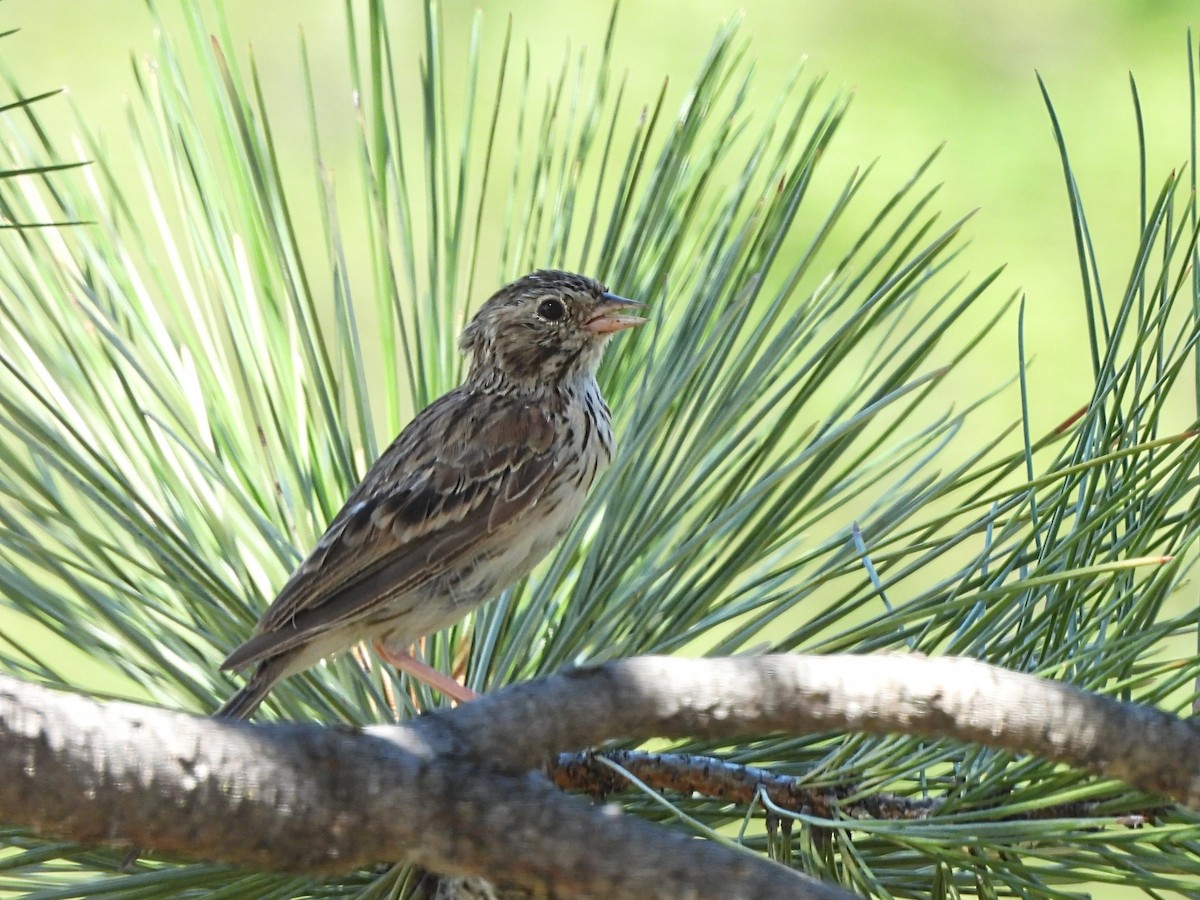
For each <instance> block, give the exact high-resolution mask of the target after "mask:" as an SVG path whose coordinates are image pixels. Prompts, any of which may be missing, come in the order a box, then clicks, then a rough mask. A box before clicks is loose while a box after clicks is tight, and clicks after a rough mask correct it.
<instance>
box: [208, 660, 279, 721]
mask: <svg viewBox="0 0 1200 900" xmlns="http://www.w3.org/2000/svg"><path fill="white" fill-rule="evenodd" d="M265 668H266V665H261V666H259V668H258V671H256V672H255V673H254V674H253V675H251V676H250V680H249V681H247V682H246V683H245V684H244V685H242V688H241V690H239V691H238V692H237V693H236V694H234V695H233V696H232V697H230V698H229V699H228V700H226V701H225V702H224V703H222V704H221V707H220V709H218V710H217V711H216V712H215V713H213V718H214V719H248V718H250V716H251V715H252V714H253V713H254V711H255V710H256V709H258V706H259V704H260V703H262V702H263V700H265V699H266V696H267V694H268V693H270V691H271V688H273V687H274V686H275V682H276V681H278V680H279V679H278V678H275V677H271V673H268V672H265V671H264V669H265Z"/></svg>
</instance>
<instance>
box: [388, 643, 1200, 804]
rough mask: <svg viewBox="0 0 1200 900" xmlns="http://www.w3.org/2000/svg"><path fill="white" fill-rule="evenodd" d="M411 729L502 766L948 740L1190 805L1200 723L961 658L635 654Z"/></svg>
mask: <svg viewBox="0 0 1200 900" xmlns="http://www.w3.org/2000/svg"><path fill="white" fill-rule="evenodd" d="M410 728H411V731H406V732H405V733H404V737H405V738H406V739H408V740H411V738H412V736H413V735H414V734H415V735H419V736H420V739H421V741H422V743H423V744H424V746H426V747H427V749H428V750H429V751H430V752H435V753H439V754H446V755H453V756H460V757H467V758H472V757H473V758H476V759H480V760H487V761H488V762H489V764H490V765H493V766H496V767H505V768H508V769H510V770H512V771H525V770H526V769H529V768H532V767H534V766H537V765H540V764H541V763H542V762H543V761H545V760H547V759H549V758H550V757H551V756H553V755H554V754H556V753H560V752H565V751H570V750H580V749H584V748H586V747H594V746H597V745H599V744H602V743H603V742H605V741H609V740H615V739H618V738H623V739H631V740H643V739H648V738H651V737H698V738H716V739H727V738H732V737H736V736H748V735H753V736H761V735H763V734H771V733H778V732H783V733H788V734H811V733H815V732H824V731H851V732H868V733H872V734H910V735H922V736H928V737H950V738H956V739H958V740H961V741H965V742H973V743H979V744H984V745H986V746H988V747H994V748H996V749H1001V750H1012V751H1015V752H1019V753H1031V754H1033V755H1035V756H1038V757H1041V758H1043V759H1048V760H1053V761H1055V762H1061V763H1066V764H1068V765H1072V766H1077V767H1079V768H1082V769H1087V770H1088V771H1091V772H1095V773H1096V774H1099V775H1108V776H1111V777H1113V778H1118V779H1120V780H1122V781H1124V782H1125V783H1127V784H1130V785H1133V786H1134V787H1137V788H1140V789H1142V790H1145V791H1150V792H1153V793H1157V794H1163V795H1166V796H1168V797H1172V798H1174V799H1176V800H1179V801H1180V802H1182V803H1184V804H1186V805H1188V806H1189V807H1191V808H1192V809H1200V724H1197V723H1196V722H1194V721H1190V720H1183V719H1180V718H1178V717H1176V716H1172V715H1170V714H1168V713H1165V712H1162V711H1160V710H1157V709H1154V708H1152V707H1144V706H1137V705H1135V704H1132V703H1122V702H1121V701H1119V700H1112V699H1109V698H1107V697H1102V696H1099V695H1097V694H1091V693H1088V692H1086V691H1081V690H1079V689H1078V688H1074V687H1071V686H1070V685H1064V684H1058V683H1055V682H1052V681H1047V680H1045V679H1042V678H1037V677H1035V676H1032V675H1023V674H1021V673H1019V672H1010V671H1008V670H1007V669H1001V668H997V667H995V666H989V665H987V664H986V663H981V662H977V661H976V660H972V659H963V658H958V657H944V658H928V657H924V656H917V655H907V654H891V653H883V654H875V655H862V656H859V655H850V654H847V655H843V656H800V655H779V656H759V657H735V658H731V659H679V658H675V657H656V656H643V657H638V658H636V659H626V660H619V661H617V662H611V663H606V664H604V665H602V666H597V667H595V668H583V669H572V670H568V671H565V672H562V673H559V674H556V675H551V676H549V677H547V678H541V679H538V680H537V681H531V682H526V683H524V684H519V685H513V686H511V687H508V688H505V689H504V690H502V691H497V692H496V693H494V694H489V695H487V696H485V697H482V698H480V699H479V700H477V701H475V702H473V703H470V704H467V705H466V706H463V707H459V708H457V709H455V710H452V711H449V710H447V711H439V712H437V713H435V714H433V715H430V716H426V717H423V718H422V719H420V720H418V721H416V722H413V723H412V725H411V726H410ZM370 730H371V731H372V732H373V733H377V734H380V735H383V736H387V735H396V734H397V732H396V730H395V729H394V728H392V727H381V728H373V729H370Z"/></svg>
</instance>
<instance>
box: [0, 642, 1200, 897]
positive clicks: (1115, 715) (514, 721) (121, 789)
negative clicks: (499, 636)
mask: <svg viewBox="0 0 1200 900" xmlns="http://www.w3.org/2000/svg"><path fill="white" fill-rule="evenodd" d="M835 730H851V731H867V732H873V733H896V732H900V733H909V734H921V735H931V736H951V737H956V738H959V739H961V740H966V741H977V742H979V743H983V744H987V745H989V746H992V747H998V748H1004V749H1009V750H1014V751H1024V752H1030V753H1035V754H1037V755H1039V756H1042V757H1045V758H1047V759H1052V760H1056V761H1060V762H1064V763H1070V764H1073V765H1077V766H1081V767H1084V768H1087V769H1090V770H1091V771H1094V772H1097V773H1102V774H1107V775H1111V776H1115V777H1118V778H1121V779H1123V780H1125V781H1126V782H1128V783H1130V784H1132V785H1135V786H1137V787H1139V788H1142V789H1145V790H1148V791H1153V792H1157V793H1161V794H1166V795H1169V796H1172V797H1175V798H1177V799H1179V800H1182V801H1183V802H1185V803H1188V804H1189V805H1191V806H1193V807H1196V808H1200V727H1197V726H1196V725H1195V724H1193V723H1191V722H1185V721H1181V720H1179V719H1177V718H1175V717H1173V716H1170V715H1167V714H1165V713H1162V712H1159V711H1157V710H1154V709H1147V708H1142V707H1137V706H1133V705H1130V704H1124V703H1119V702H1117V701H1113V700H1108V699H1106V698H1103V697H1098V696H1095V695H1091V694H1087V693H1084V692H1082V691H1078V690H1076V689H1074V688H1070V687H1066V686H1062V685H1057V684H1053V683H1051V682H1047V681H1043V680H1040V679H1037V678H1033V677H1030V676H1025V675H1019V674H1016V673H1012V672H1007V671H1004V670H1001V669H995V668H992V667H990V666H987V665H984V664H982V663H978V662H974V661H971V660H963V659H925V658H923V657H911V656H900V655H880V656H847V657H802V656H769V657H757V658H753V657H750V658H738V659H721V660H685V659H673V658H655V657H646V658H641V659H631V660H624V661H621V662H614V663H609V664H606V665H604V666H600V667H597V668H594V669H581V670H573V671H570V672H567V673H564V674H560V675H555V676H551V677H549V678H545V679H541V680H539V681H536V682H530V683H528V684H523V685H517V686H513V687H510V688H506V689H504V690H502V691H498V692H497V693H495V694H492V695H490V696H487V697H484V698H482V699H480V700H479V701H476V702H474V703H470V704H467V705H465V706H462V707H459V708H457V709H454V710H444V711H440V712H438V713H436V714H433V715H430V716H425V717H422V718H420V719H418V720H416V721H414V722H411V723H408V724H406V725H404V726H389V727H376V728H371V729H367V733H366V734H363V733H359V732H353V731H349V730H346V729H336V728H332V729H321V728H318V727H316V726H299V725H279V726H253V725H246V724H237V723H229V722H213V721H211V720H205V719H199V718H195V717H191V716H186V715H181V714H177V713H169V712H165V711H162V710H152V709H146V708H141V707H137V706H134V705H132V704H98V703H95V702H92V701H89V700H86V699H84V698H81V697H76V696H72V695H66V694H59V693H55V692H52V691H48V690H46V689H44V688H38V687H34V686H30V685H23V684H21V683H20V682H17V681H14V680H12V679H3V680H0V820H3V821H7V822H10V823H14V824H18V823H19V824H25V825H29V826H31V827H33V828H35V829H38V830H44V831H45V832H46V833H52V834H56V835H60V836H64V837H69V838H73V839H75V840H83V841H110V842H123V843H134V844H137V845H140V846H146V847H151V848H155V849H160V850H167V851H171V852H175V853H179V854H181V855H186V856H189V857H193V858H205V859H215V860H220V861H225V862H232V863H238V864H243V865H248V866H254V867H257V868H267V869H285V870H291V871H306V872H314V873H319V872H331V871H338V870H346V869H350V868H354V867H358V866H361V865H364V864H367V863H369V862H374V861H378V860H383V859H405V860H408V861H412V862H416V863H419V864H421V865H423V866H425V867H427V868H429V869H432V870H435V871H438V872H443V873H451V874H454V873H459V874H466V875H478V876H483V877H490V878H492V879H494V880H497V881H503V882H505V883H511V884H514V885H524V886H529V887H533V888H543V889H548V891H549V894H550V895H552V896H554V895H557V896H579V897H587V896H604V897H646V896H664V897H665V896H688V897H697V898H699V897H738V896H746V897H774V896H789V897H802V896H810V897H833V896H845V895H844V894H841V893H840V892H839V891H837V890H836V889H834V888H831V887H822V886H819V885H816V884H815V883H813V882H811V881H809V880H805V879H800V878H799V877H798V876H796V875H795V873H792V872H789V871H788V870H786V869H784V868H782V867H780V866H776V865H774V864H770V863H767V862H764V861H762V860H756V859H754V858H752V857H750V856H745V855H742V854H739V853H736V852H733V851H728V850H726V849H724V848H722V847H720V846H717V845H714V844H711V843H709V842H705V841H696V840H691V839H687V838H684V837H681V836H679V835H677V834H673V833H671V832H669V831H668V830H666V829H663V828H658V827H655V826H651V825H649V824H647V823H644V822H640V821H638V820H636V819H633V818H632V817H620V816H615V815H610V814H609V813H608V812H605V811H604V810H601V809H597V808H594V807H591V806H589V805H588V804H587V803H586V802H584V801H582V800H580V799H578V798H570V797H564V796H562V795H561V794H558V793H557V792H555V791H554V790H553V789H552V788H551V787H550V786H549V785H548V784H547V783H546V782H545V781H544V780H543V779H541V778H539V777H537V776H534V775H530V774H529V772H528V770H529V769H531V768H535V767H537V766H540V765H541V764H542V763H544V762H545V761H546V760H548V759H550V758H552V757H553V756H554V755H555V754H556V753H559V752H562V751H569V750H573V749H579V748H582V747H586V746H593V745H597V744H600V743H603V742H604V741H607V740H611V739H616V738H626V739H634V740H640V739H647V738H651V737H655V736H666V737H682V736H696V737H709V738H720V739H730V738H733V737H736V736H739V735H761V734H764V733H771V732H791V733H806V732H816V731H835ZM806 890H807V891H808V893H807V894H806V893H805V891H806Z"/></svg>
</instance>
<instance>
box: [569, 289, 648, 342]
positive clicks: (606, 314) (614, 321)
mask: <svg viewBox="0 0 1200 900" xmlns="http://www.w3.org/2000/svg"><path fill="white" fill-rule="evenodd" d="M600 298H601V299H600V302H599V303H597V304H596V306H595V308H594V309H593V310H592V317H591V318H590V319H588V320H587V321H586V322H584V323H583V327H584V328H586V329H587V330H588V331H590V332H592V334H612V333H613V332H615V331H624V330H625V329H626V328H636V327H637V326H639V325H644V324H646V320H645V319H644V318H643V317H641V316H630V315H626V313H628V312H629V311H630V310H632V309H636V308H638V307H640V306H645V305H646V304H645V303H638V302H637V301H636V300H626V299H625V298H624V297H618V296H617V295H616V294H608V293H605V294H601V295H600Z"/></svg>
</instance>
